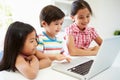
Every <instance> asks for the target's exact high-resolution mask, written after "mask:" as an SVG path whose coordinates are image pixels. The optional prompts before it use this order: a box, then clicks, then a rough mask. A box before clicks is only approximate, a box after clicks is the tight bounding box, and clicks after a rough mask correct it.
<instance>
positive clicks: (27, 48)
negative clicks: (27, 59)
mask: <svg viewBox="0 0 120 80" xmlns="http://www.w3.org/2000/svg"><path fill="white" fill-rule="evenodd" d="M36 46H37V41H36V33H35V31H33V32H32V33H30V34H28V36H27V38H26V40H25V43H24V47H23V50H22V53H23V54H24V55H31V54H34V53H35V52H36Z"/></svg>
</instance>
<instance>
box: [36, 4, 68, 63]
mask: <svg viewBox="0 0 120 80" xmlns="http://www.w3.org/2000/svg"><path fill="white" fill-rule="evenodd" d="M64 16H65V14H64V13H63V12H62V11H61V10H60V9H59V8H57V7H56V6H53V5H48V6H46V7H44V8H43V9H42V11H41V13H40V24H41V27H43V28H44V29H45V31H43V32H42V33H41V34H39V35H38V37H39V42H38V43H39V45H38V47H37V48H38V50H40V51H42V52H43V53H45V55H47V56H48V57H49V58H50V59H51V60H64V59H66V60H67V61H68V62H69V61H70V58H68V57H66V56H65V55H63V54H62V53H63V49H62V48H63V39H61V38H60V36H58V37H57V36H56V35H57V34H58V33H59V32H60V30H61V27H62V24H63V21H64Z"/></svg>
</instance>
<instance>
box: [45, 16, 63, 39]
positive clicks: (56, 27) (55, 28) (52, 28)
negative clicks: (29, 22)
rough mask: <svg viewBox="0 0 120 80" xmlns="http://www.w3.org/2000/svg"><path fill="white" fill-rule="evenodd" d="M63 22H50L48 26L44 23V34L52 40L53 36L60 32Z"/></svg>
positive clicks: (61, 20)
mask: <svg viewBox="0 0 120 80" xmlns="http://www.w3.org/2000/svg"><path fill="white" fill-rule="evenodd" d="M63 21H64V18H62V19H60V20H56V21H52V22H51V23H50V24H49V25H48V24H47V23H46V22H44V28H45V30H46V34H47V35H48V36H50V37H51V38H54V37H55V35H56V34H57V33H58V32H60V30H61V28H62V24H63Z"/></svg>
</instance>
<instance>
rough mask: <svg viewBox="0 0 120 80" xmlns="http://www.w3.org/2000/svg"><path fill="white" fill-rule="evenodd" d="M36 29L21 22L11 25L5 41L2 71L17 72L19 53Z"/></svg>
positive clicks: (0, 64)
mask: <svg viewBox="0 0 120 80" xmlns="http://www.w3.org/2000/svg"><path fill="white" fill-rule="evenodd" d="M34 30H35V29H34V28H33V27H32V26H31V25H29V24H27V23H23V22H20V21H16V22H13V23H12V24H10V25H9V27H8V30H7V32H6V36H5V41H4V50H3V58H2V60H1V62H0V71H2V70H7V71H10V70H12V71H16V67H15V62H16V58H17V56H18V55H19V52H20V51H21V50H22V48H23V46H24V42H25V40H26V38H27V36H28V34H30V33H31V32H33V31H34Z"/></svg>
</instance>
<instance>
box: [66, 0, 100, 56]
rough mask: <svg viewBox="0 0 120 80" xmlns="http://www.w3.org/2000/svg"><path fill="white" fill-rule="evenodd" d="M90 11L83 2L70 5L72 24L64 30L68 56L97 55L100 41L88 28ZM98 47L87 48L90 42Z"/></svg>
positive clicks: (80, 0)
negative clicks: (93, 42)
mask: <svg viewBox="0 0 120 80" xmlns="http://www.w3.org/2000/svg"><path fill="white" fill-rule="evenodd" d="M91 15H92V10H91V8H90V6H89V4H88V3H87V2H86V1H84V0H76V1H74V2H73V3H72V7H71V18H72V20H73V24H71V25H70V26H69V27H67V28H66V30H65V31H66V33H67V47H68V52H69V53H70V55H73V56H78V55H80V56H93V55H96V54H97V51H98V49H99V46H100V45H101V43H102V39H101V38H100V36H99V35H98V34H97V32H96V31H95V29H94V28H93V27H90V26H88V24H89V22H90V17H91ZM93 40H94V41H95V42H96V43H97V44H98V46H95V47H92V48H89V45H90V43H91V42H92V41H93Z"/></svg>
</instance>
